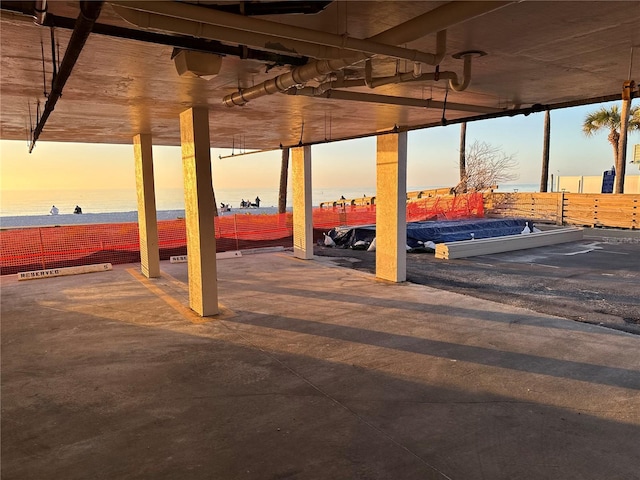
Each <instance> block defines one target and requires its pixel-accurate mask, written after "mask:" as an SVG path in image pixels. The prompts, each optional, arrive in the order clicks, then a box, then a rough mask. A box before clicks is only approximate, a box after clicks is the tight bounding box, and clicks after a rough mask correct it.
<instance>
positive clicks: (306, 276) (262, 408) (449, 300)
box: [1, 252, 640, 480]
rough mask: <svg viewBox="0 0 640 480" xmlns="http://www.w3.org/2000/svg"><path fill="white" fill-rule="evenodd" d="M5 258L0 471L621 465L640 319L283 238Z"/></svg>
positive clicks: (209, 474) (430, 475)
mask: <svg viewBox="0 0 640 480" xmlns="http://www.w3.org/2000/svg"><path fill="white" fill-rule="evenodd" d="M218 268H219V279H220V282H219V286H220V292H219V294H220V302H221V303H222V305H223V313H222V315H221V316H219V317H217V318H213V319H204V320H203V319H200V318H199V317H197V316H195V315H194V314H192V313H191V312H190V311H189V310H188V309H187V307H186V305H187V301H186V295H187V288H186V277H187V267H186V264H169V263H166V262H163V263H162V271H163V277H162V278H161V279H156V280H147V279H144V278H143V277H141V276H140V275H139V274H138V273H137V271H138V268H137V267H133V266H116V267H115V268H114V270H113V271H110V272H104V273H96V274H86V275H79V276H74V277H60V278H48V279H42V280H32V281H26V282H17V281H16V279H15V276H11V277H6V276H5V277H2V292H1V294H2V312H1V313H2V478H3V479H7V480H8V479H34V478H38V479H41V478H42V479H44V478H51V479H58V478H60V479H62V478H64V479H68V480H71V479H87V478H92V479H107V478H108V479H114V478H119V479H120V478H123V479H138V478H141V479H142V478H154V479H176V478H180V479H214V478H215V479H245V478H246V479H256V480H257V479H285V478H287V479H288V478H291V479H294V478H295V479H325V478H326V479H464V480H469V479H531V480H533V479H536V480H538V479H546V478H549V479H576V480H577V479H581V480H584V479H594V480H595V479H602V478H607V479H633V478H640V476H639V474H638V460H637V459H638V458H640V359H639V357H638V355H637V352H638V347H639V346H640V337H638V336H634V335H631V334H628V333H624V332H618V331H614V330H610V329H605V328H601V327H598V326H594V325H587V324H580V323H576V322H572V321H570V320H566V319H560V318H557V317H552V316H549V315H544V314H539V313H535V312H532V311H530V310H525V309H521V308H517V307H513V306H508V305H502V304H498V303H494V302H491V301H487V300H482V299H478V298H472V297H469V296H464V295H460V294H456V293H452V292H446V291H441V290H437V289H434V288H430V287H426V286H421V285H414V284H408V283H405V284H391V283H385V282H380V281H377V280H375V279H374V278H373V276H372V275H370V274H366V273H362V272H358V271H355V270H351V269H346V268H340V267H336V266H334V265H333V263H331V261H330V259H326V258H322V257H316V259H315V260H312V261H302V260H297V259H294V258H293V257H292V255H291V254H290V253H288V252H285V253H269V254H259V255H247V256H244V257H242V258H236V259H228V260H220V261H219V262H218Z"/></svg>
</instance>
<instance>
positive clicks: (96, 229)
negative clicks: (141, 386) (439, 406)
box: [0, 194, 483, 275]
mask: <svg viewBox="0 0 640 480" xmlns="http://www.w3.org/2000/svg"><path fill="white" fill-rule="evenodd" d="M481 216H483V198H482V195H481V194H468V195H460V196H457V197H453V196H451V197H449V196H446V197H430V198H425V199H421V200H418V201H415V202H410V203H408V204H407V221H410V222H412V221H419V220H429V219H439V220H444V219H455V218H469V217H481ZM375 222H376V208H375V205H368V206H347V207H344V208H343V207H333V208H324V209H322V208H316V209H314V210H313V226H314V238H315V239H316V240H317V239H318V238H321V237H322V232H323V231H327V230H329V229H331V228H333V227H337V226H340V225H353V226H357V225H367V224H375ZM214 228H215V237H216V250H217V251H218V252H222V251H228V250H244V249H248V248H259V247H266V246H283V247H291V246H292V245H293V216H292V214H291V213H284V214H275V215H248V214H245V215H243V214H236V215H230V216H223V217H217V218H216V219H215V222H214ZM186 244H187V240H186V228H185V221H184V219H176V220H164V221H159V222H158V245H159V249H160V258H161V259H162V260H167V259H169V257H170V256H172V255H185V254H186V253H187V247H186ZM139 249H140V238H139V234H138V224H137V223H106V224H91V225H65V226H56V227H29V228H11V229H3V230H0V271H1V274H2V275H5V274H9V273H17V272H23V271H29V270H40V269H47V268H61V267H71V266H77V265H90V264H94V263H106V262H109V263H113V264H118V263H134V262H139V261H140V251H139Z"/></svg>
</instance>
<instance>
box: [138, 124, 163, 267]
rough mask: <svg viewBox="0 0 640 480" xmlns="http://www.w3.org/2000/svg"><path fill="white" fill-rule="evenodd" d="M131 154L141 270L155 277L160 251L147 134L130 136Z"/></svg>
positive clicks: (151, 159) (149, 142) (151, 162)
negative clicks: (134, 179) (134, 170)
mask: <svg viewBox="0 0 640 480" xmlns="http://www.w3.org/2000/svg"><path fill="white" fill-rule="evenodd" d="M133 155H134V159H135V169H136V192H137V194H138V231H139V232H140V264H141V266H140V270H141V271H142V274H143V275H144V276H145V277H147V278H154V277H159V276H160V251H159V247H158V218H157V213H156V194H155V189H154V186H153V153H152V149H151V135H150V134H148V133H145V134H138V135H136V136H135V137H133Z"/></svg>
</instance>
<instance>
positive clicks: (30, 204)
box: [0, 184, 538, 221]
mask: <svg viewBox="0 0 640 480" xmlns="http://www.w3.org/2000/svg"><path fill="white" fill-rule="evenodd" d="M439 187H441V186H433V185H427V186H425V185H409V186H408V188H407V190H408V191H417V190H426V189H429V188H439ZM537 190H538V185H535V184H510V185H504V186H501V187H500V188H499V189H498V191H501V192H513V191H519V192H532V191H537ZM215 195H216V201H217V202H218V205H220V203H221V202H224V203H225V204H229V205H231V207H232V212H233V211H234V210H235V211H241V212H247V210H241V209H240V202H241V200H243V199H245V200H249V199H250V200H251V201H252V202H253V201H255V198H256V197H257V196H259V197H260V200H261V203H260V206H261V207H263V208H264V209H265V211H263V212H262V213H266V210H271V209H272V208H275V207H277V205H278V189H277V187H274V188H273V189H267V188H263V189H241V188H237V189H219V190H216V192H215ZM364 195H366V196H373V195H375V186H372V187H351V188H333V187H331V188H314V189H313V191H312V203H313V205H314V206H318V205H320V203H321V202H325V201H333V200H338V199H339V198H340V197H341V196H344V197H345V198H357V197H362V196H364ZM291 199H292V194H291V189H289V192H288V193H287V203H288V205H287V206H288V207H291ZM53 205H55V206H56V207H57V208H58V209H59V211H60V215H66V214H73V210H74V208H75V206H76V205H79V206H80V207H81V208H82V212H83V213H84V214H105V213H128V212H132V213H135V212H137V198H136V191H135V190H134V189H96V190H3V191H2V192H0V217H21V216H43V215H45V216H46V215H49V211H50V210H51V207H52V206H53ZM263 208H261V209H260V210H263ZM156 209H157V210H158V211H159V212H160V211H168V212H169V211H170V212H180V211H184V193H183V190H182V189H181V188H173V189H157V190H156ZM249 212H250V211H249ZM252 213H258V212H252ZM84 218H85V219H86V220H88V217H84ZM86 220H85V221H86Z"/></svg>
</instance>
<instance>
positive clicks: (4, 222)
mask: <svg viewBox="0 0 640 480" xmlns="http://www.w3.org/2000/svg"><path fill="white" fill-rule="evenodd" d="M274 213H278V208H277V207H261V208H238V209H232V210H231V211H230V212H219V215H220V216H230V215H271V214H274ZM176 218H184V210H161V211H158V220H175V219H176ZM137 221H138V212H136V211H131V212H111V213H83V214H81V215H74V214H58V215H22V216H6V217H0V228H21V227H44V226H59V225H86V224H96V223H127V222H137Z"/></svg>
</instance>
